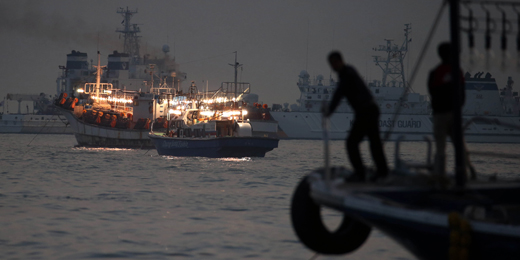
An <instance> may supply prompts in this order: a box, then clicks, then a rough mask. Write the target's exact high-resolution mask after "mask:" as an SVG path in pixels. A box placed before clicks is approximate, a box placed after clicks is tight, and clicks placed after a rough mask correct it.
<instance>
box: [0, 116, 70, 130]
mask: <svg viewBox="0 0 520 260" xmlns="http://www.w3.org/2000/svg"><path fill="white" fill-rule="evenodd" d="M0 133H17V134H73V131H72V128H71V127H70V125H69V123H68V122H67V120H66V119H65V118H64V117H63V116H61V115H31V114H4V115H1V117H0Z"/></svg>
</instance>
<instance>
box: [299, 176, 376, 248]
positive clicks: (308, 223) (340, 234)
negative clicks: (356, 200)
mask: <svg viewBox="0 0 520 260" xmlns="http://www.w3.org/2000/svg"><path fill="white" fill-rule="evenodd" d="M307 179H308V177H304V178H303V179H302V180H301V182H300V183H299V184H298V187H297V188H296V190H295V191H294V194H293V197H292V201H291V222H292V226H293V229H294V231H295V232H296V235H297V236H298V238H299V239H300V241H301V242H302V243H303V244H304V245H305V246H306V247H308V248H309V249H311V250H313V251H315V252H317V253H320V254H327V255H340V254H347V253H350V252H353V251H355V250H356V249H358V248H359V247H360V246H361V245H363V243H364V242H365V241H366V239H367V238H368V235H369V234H370V231H371V229H372V228H371V227H370V226H368V225H366V224H364V223H362V222H359V221H357V220H355V219H352V218H350V217H349V216H347V215H343V221H342V222H341V225H340V226H339V227H338V229H337V230H335V231H334V232H330V231H329V230H328V229H327V227H325V225H324V224H323V221H322V219H321V213H320V211H321V207H320V206H319V205H317V204H316V203H314V201H313V200H312V198H311V197H310V185H309V182H308V180H307Z"/></svg>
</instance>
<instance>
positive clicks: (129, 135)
mask: <svg viewBox="0 0 520 260" xmlns="http://www.w3.org/2000/svg"><path fill="white" fill-rule="evenodd" d="M60 112H61V113H62V114H63V115H65V117H66V118H67V120H68V121H69V122H70V124H71V127H72V130H73V131H74V136H75V137H76V141H77V142H78V146H80V147H107V148H136V149H153V148H155V146H154V145H153V143H152V141H151V140H150V138H148V134H149V132H150V130H147V129H117V128H111V127H105V126H99V125H94V124H89V123H86V122H83V121H82V120H80V119H78V118H77V117H76V116H74V114H73V113H72V111H69V110H65V109H62V108H60Z"/></svg>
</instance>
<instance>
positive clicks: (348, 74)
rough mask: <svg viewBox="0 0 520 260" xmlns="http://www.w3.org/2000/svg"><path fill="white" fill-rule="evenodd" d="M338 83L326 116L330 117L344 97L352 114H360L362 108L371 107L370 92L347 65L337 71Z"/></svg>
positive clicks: (372, 101) (371, 98)
mask: <svg viewBox="0 0 520 260" xmlns="http://www.w3.org/2000/svg"><path fill="white" fill-rule="evenodd" d="M338 76H339V82H338V86H337V87H336V91H335V92H334V96H333V97H332V101H331V102H330V106H329V111H328V114H329V115H331V114H332V113H333V112H334V110H336V107H337V106H338V105H339V103H340V101H341V99H342V98H343V97H346V98H347V100H348V102H349V103H350V106H352V109H354V112H356V113H360V112H362V111H363V109H364V108H366V107H368V106H369V105H373V104H375V103H374V97H373V96H372V93H370V90H369V89H368V88H367V86H366V85H365V82H363V79H361V77H360V76H359V74H358V73H357V72H356V70H355V69H354V68H353V67H351V66H348V65H345V66H344V67H343V68H342V69H341V70H340V71H338Z"/></svg>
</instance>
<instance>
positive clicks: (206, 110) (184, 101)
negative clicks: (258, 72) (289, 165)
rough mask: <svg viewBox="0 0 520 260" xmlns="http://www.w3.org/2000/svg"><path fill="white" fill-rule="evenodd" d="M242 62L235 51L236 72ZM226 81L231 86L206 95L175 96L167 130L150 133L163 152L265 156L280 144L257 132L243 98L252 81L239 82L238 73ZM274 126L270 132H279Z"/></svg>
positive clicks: (188, 154) (165, 153) (161, 152)
mask: <svg viewBox="0 0 520 260" xmlns="http://www.w3.org/2000/svg"><path fill="white" fill-rule="evenodd" d="M239 66H240V64H239V63H238V62H236V53H235V63H234V67H235V75H236V72H237V68H238V67H239ZM224 85H226V86H228V87H225V88H224V87H221V88H220V89H218V90H216V91H212V92H207V93H203V94H202V96H200V94H199V95H193V96H184V97H180V98H175V100H174V101H173V102H172V103H171V105H170V106H168V107H167V108H166V109H167V110H168V116H167V118H166V132H155V131H153V132H151V133H150V135H149V137H150V139H151V140H152V141H153V143H154V144H155V148H156V149H157V153H158V154H159V155H168V156H200V157H213V158H220V157H264V156H265V154H266V153H267V152H269V151H271V150H273V149H274V148H277V147H278V141H279V139H278V138H276V137H269V135H267V136H254V135H253V128H254V125H253V124H251V122H250V120H249V119H248V118H247V117H248V106H247V103H246V102H245V101H243V99H242V96H243V95H244V94H248V93H249V90H250V87H249V86H248V85H249V84H248V83H241V82H237V81H236V77H235V81H234V82H232V84H231V85H228V84H223V86H224ZM233 89H234V91H233ZM192 93H194V92H192ZM204 96H206V97H204ZM249 110H251V109H249ZM257 122H258V121H257ZM260 122H261V121H260ZM265 124H271V123H270V122H266V123H265ZM170 129H171V130H170ZM152 130H153V129H152ZM272 130H274V131H266V132H267V133H276V126H275V128H274V129H272Z"/></svg>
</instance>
